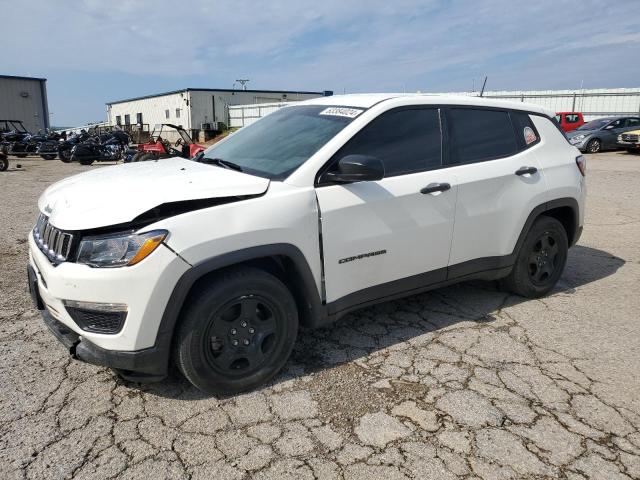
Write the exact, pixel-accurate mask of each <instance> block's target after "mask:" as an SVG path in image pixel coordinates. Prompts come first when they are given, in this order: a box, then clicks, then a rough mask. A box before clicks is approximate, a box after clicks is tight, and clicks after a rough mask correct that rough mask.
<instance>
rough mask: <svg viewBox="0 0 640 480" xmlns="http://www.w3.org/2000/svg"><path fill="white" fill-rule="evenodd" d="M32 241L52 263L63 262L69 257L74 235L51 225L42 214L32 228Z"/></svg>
mask: <svg viewBox="0 0 640 480" xmlns="http://www.w3.org/2000/svg"><path fill="white" fill-rule="evenodd" d="M33 239H34V240H35V242H36V245H38V248H39V249H40V251H41V252H42V253H44V254H45V255H46V256H47V258H48V259H49V260H50V261H51V262H52V263H61V262H65V261H67V260H68V259H69V256H70V255H71V249H72V247H73V239H74V235H73V234H72V233H68V232H64V231H62V230H60V229H58V228H56V227H54V226H53V225H51V223H49V217H47V216H46V215H44V214H40V216H39V217H38V221H37V222H36V226H35V227H34V228H33Z"/></svg>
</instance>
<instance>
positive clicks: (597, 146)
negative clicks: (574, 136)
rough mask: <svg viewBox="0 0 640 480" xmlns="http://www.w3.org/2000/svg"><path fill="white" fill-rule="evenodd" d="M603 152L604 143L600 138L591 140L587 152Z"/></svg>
mask: <svg viewBox="0 0 640 480" xmlns="http://www.w3.org/2000/svg"><path fill="white" fill-rule="evenodd" d="M601 150H602V142H601V141H600V139H598V138H594V139H592V140H589V143H587V152H588V153H598V152H600V151H601Z"/></svg>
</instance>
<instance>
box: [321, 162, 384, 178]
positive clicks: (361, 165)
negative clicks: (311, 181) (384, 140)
mask: <svg viewBox="0 0 640 480" xmlns="http://www.w3.org/2000/svg"><path fill="white" fill-rule="evenodd" d="M382 178H384V164H383V163H382V161H381V160H380V159H379V158H377V157H371V156H369V155H347V156H346V157H342V158H341V159H340V160H338V163H337V164H335V165H334V166H333V167H332V168H331V170H329V171H328V172H326V173H325V174H324V175H322V177H321V179H320V182H321V183H325V182H327V183H328V182H336V183H352V182H365V181H374V180H381V179H382Z"/></svg>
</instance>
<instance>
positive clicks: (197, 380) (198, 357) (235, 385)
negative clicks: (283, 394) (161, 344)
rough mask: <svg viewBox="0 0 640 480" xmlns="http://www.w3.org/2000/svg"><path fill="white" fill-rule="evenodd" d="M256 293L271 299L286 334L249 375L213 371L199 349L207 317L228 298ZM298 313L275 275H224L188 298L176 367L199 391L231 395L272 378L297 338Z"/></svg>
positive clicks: (180, 328)
mask: <svg viewBox="0 0 640 480" xmlns="http://www.w3.org/2000/svg"><path fill="white" fill-rule="evenodd" d="M243 295H256V296H261V297H265V298H267V299H268V300H269V301H270V302H272V303H273V304H274V305H275V307H276V309H277V313H278V315H279V316H280V318H281V319H282V320H281V321H283V322H284V327H283V328H284V331H285V333H286V334H285V336H284V337H282V338H279V339H278V340H277V343H276V345H274V353H273V354H272V356H271V358H269V359H268V360H267V361H266V362H265V363H264V364H263V365H262V366H261V367H260V368H259V370H257V371H255V372H253V373H252V374H250V375H247V376H243V377H238V378H233V379H230V378H228V377H226V376H224V375H223V374H221V373H219V372H216V371H214V370H212V369H211V368H210V367H209V366H208V365H207V363H206V360H205V357H204V352H203V350H202V345H203V336H204V335H205V332H206V330H207V325H208V324H209V319H210V317H211V315H212V314H213V313H214V312H217V311H218V310H219V309H220V308H221V307H222V306H223V305H224V304H225V303H227V302H228V301H229V300H230V299H233V298H235V297H239V296H243ZM297 331H298V314H297V308H296V304H295V301H294V299H293V297H292V295H291V293H290V292H289V290H288V289H287V287H286V286H285V285H284V284H282V282H280V281H279V280H278V279H277V278H276V277H274V276H272V275H270V274H268V273H266V272H262V271H259V270H252V271H250V273H248V274H246V275H241V276H237V277H232V278H229V277H228V278H226V279H225V281H223V282H220V281H219V282H215V283H214V284H213V285H211V286H209V287H207V288H205V289H203V290H202V291H201V292H199V294H197V295H195V296H194V298H192V299H191V301H190V304H189V306H188V307H187V309H186V311H185V312H184V315H183V316H182V318H181V324H180V326H179V332H178V337H177V340H178V344H177V348H176V357H178V358H177V360H178V362H177V363H178V367H179V369H180V370H181V371H182V373H183V374H184V375H185V377H187V379H188V380H189V381H190V382H191V383H193V384H194V385H195V386H196V387H198V388H199V389H200V390H203V391H205V392H208V393H215V394H231V393H237V392H241V391H245V390H248V389H251V388H254V387H256V386H258V385H261V384H263V383H265V382H267V381H269V380H270V379H271V378H273V377H274V376H275V375H276V374H277V373H278V372H279V371H280V369H281V368H282V367H283V366H284V364H285V363H286V361H287V359H288V358H289V355H290V354H291V350H292V349H293V345H294V343H295V339H296V337H297Z"/></svg>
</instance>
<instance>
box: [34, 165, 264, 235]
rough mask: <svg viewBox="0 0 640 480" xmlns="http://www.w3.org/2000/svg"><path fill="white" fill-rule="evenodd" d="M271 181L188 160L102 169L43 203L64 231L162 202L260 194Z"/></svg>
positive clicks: (70, 181)
mask: <svg viewBox="0 0 640 480" xmlns="http://www.w3.org/2000/svg"><path fill="white" fill-rule="evenodd" d="M268 188H269V180H268V179H266V178H262V177H256V176H253V175H249V174H246V173H241V172H237V171H235V170H229V169H225V168H220V167H216V166H213V165H206V164H203V163H197V162H193V161H191V160H186V159H183V158H170V159H162V160H158V161H149V162H140V163H128V164H123V165H116V166H113V167H106V168H99V169H96V170H93V171H90V172H86V173H81V174H79V175H74V176H72V177H69V178H66V179H64V180H61V181H59V182H57V183H54V184H53V185H51V186H50V187H49V188H47V189H46V190H45V192H44V193H43V194H42V196H41V197H40V199H39V200H38V207H39V209H40V211H41V212H43V213H45V214H46V215H49V217H50V218H49V220H50V222H51V224H52V225H54V226H55V227H57V228H60V229H62V230H86V229H90V228H98V227H106V226H111V225H117V224H120V223H125V222H129V221H131V220H133V219H134V218H136V217H137V216H139V215H140V214H142V213H144V212H147V211H149V210H151V209H152V208H154V207H157V206H159V205H162V204H163V203H169V202H178V201H182V200H200V199H210V198H224V197H235V196H243V195H260V194H262V193H264V192H266V191H267V189H268Z"/></svg>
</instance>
